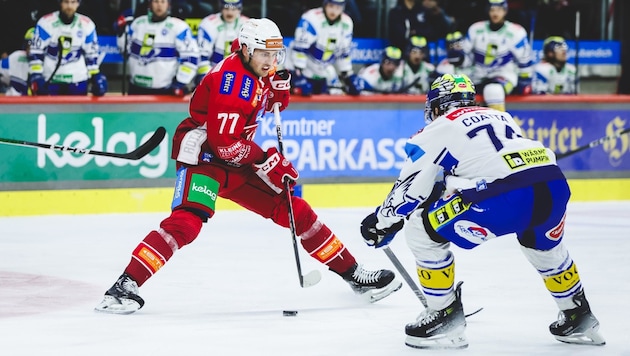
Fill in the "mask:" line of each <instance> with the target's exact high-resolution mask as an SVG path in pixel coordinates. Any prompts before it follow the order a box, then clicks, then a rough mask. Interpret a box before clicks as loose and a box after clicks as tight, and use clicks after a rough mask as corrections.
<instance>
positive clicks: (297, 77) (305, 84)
mask: <svg viewBox="0 0 630 356" xmlns="http://www.w3.org/2000/svg"><path fill="white" fill-rule="evenodd" d="M292 78H293V81H292V82H291V94H294V95H301V96H311V95H313V85H312V84H311V83H310V82H309V81H308V79H306V77H305V76H303V75H302V74H300V73H299V71H295V72H294V73H293V76H292Z"/></svg>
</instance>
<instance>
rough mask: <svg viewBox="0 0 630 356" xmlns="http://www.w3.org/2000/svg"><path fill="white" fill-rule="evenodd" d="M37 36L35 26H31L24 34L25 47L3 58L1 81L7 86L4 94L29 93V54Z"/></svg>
mask: <svg viewBox="0 0 630 356" xmlns="http://www.w3.org/2000/svg"><path fill="white" fill-rule="evenodd" d="M34 36H35V28H34V27H31V28H29V29H28V30H26V33H25V34H24V42H23V45H22V48H23V49H20V50H17V51H13V52H12V53H11V54H9V56H8V57H6V58H3V59H2V63H1V64H0V81H2V84H4V85H6V86H7V88H8V89H7V91H6V92H5V93H4V95H7V96H21V95H29V88H28V54H29V52H30V47H31V42H33V37H34Z"/></svg>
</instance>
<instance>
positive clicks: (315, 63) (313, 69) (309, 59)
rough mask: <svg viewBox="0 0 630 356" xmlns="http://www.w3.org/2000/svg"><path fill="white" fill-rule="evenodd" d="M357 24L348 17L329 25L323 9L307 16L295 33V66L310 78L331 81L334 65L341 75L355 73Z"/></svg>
mask: <svg viewBox="0 0 630 356" xmlns="http://www.w3.org/2000/svg"><path fill="white" fill-rule="evenodd" d="M353 29H354V23H353V22H352V19H351V18H350V16H348V15H346V14H345V13H344V14H342V15H341V19H339V20H338V21H336V22H335V23H334V24H332V25H331V24H329V23H328V20H326V16H325V15H324V10H323V9H322V8H321V7H320V8H315V9H311V10H309V11H307V12H305V13H304V14H303V15H302V17H301V18H300V21H299V22H298V25H297V27H296V29H295V39H294V41H293V42H292V45H291V64H292V66H293V67H294V68H299V69H301V70H302V74H303V75H304V76H305V77H307V78H314V79H319V78H327V79H328V80H329V82H330V81H332V80H334V78H329V77H328V76H329V74H328V73H330V72H329V71H327V70H326V68H327V67H329V66H330V65H334V66H335V69H336V72H337V73H343V72H346V73H348V74H351V73H352V59H351V56H350V54H351V49H352V31H353Z"/></svg>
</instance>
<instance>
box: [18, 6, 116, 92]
mask: <svg viewBox="0 0 630 356" xmlns="http://www.w3.org/2000/svg"><path fill="white" fill-rule="evenodd" d="M79 4H80V0H59V6H60V10H59V11H55V12H53V13H50V14H47V15H44V16H43V17H42V18H41V19H39V21H37V25H36V26H35V34H34V38H33V42H32V44H31V50H30V54H29V57H28V59H29V86H30V89H31V91H32V93H33V95H47V94H50V95H86V94H87V93H88V80H89V81H90V82H91V92H92V94H93V95H96V96H102V95H105V93H106V92H107V78H106V77H105V76H104V75H103V74H102V73H101V72H100V70H99V63H98V62H99V46H98V36H97V34H96V26H95V25H94V22H92V20H90V18H89V17H87V16H84V15H81V14H79V13H77V9H78V8H79Z"/></svg>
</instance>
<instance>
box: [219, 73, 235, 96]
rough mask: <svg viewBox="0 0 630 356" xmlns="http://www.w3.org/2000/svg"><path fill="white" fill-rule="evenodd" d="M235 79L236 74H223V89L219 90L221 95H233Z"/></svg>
mask: <svg viewBox="0 0 630 356" xmlns="http://www.w3.org/2000/svg"><path fill="white" fill-rule="evenodd" d="M235 77H236V73H235V72H225V73H223V78H221V88H220V89H219V92H220V93H221V94H226V95H230V94H231V93H232V87H233V85H234V78H235Z"/></svg>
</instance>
